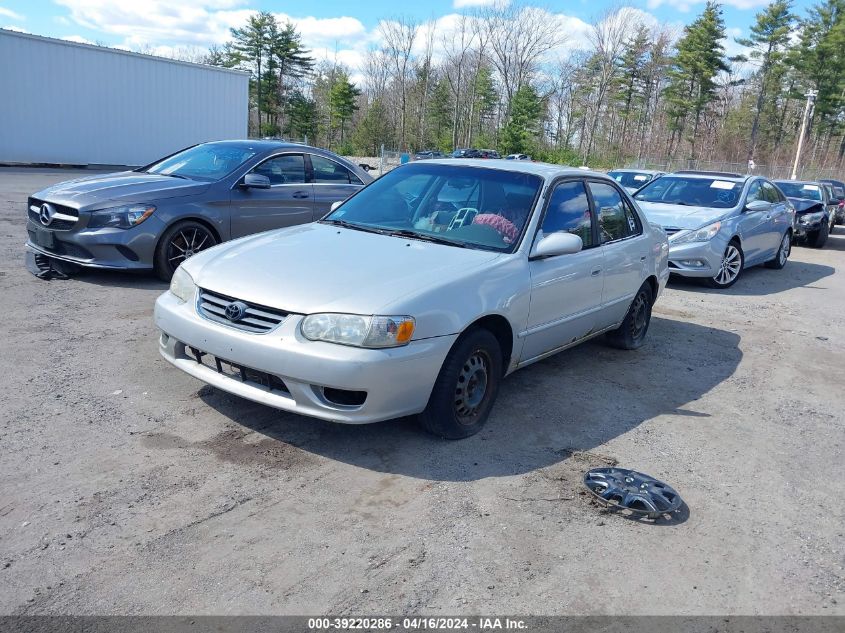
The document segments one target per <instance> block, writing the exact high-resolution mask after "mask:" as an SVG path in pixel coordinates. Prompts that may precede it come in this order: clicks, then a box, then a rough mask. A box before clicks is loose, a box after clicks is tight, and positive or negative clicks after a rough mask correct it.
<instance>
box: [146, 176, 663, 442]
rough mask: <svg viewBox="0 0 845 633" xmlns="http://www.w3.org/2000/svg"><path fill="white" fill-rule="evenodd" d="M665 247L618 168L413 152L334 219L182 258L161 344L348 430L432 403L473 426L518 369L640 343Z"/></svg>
mask: <svg viewBox="0 0 845 633" xmlns="http://www.w3.org/2000/svg"><path fill="white" fill-rule="evenodd" d="M668 252H669V244H668V241H667V239H666V235H665V234H664V233H663V231H662V230H660V229H659V228H657V227H653V226H651V225H650V224H649V223H648V222H647V221H646V220H645V218H644V217H643V216H642V215H641V213H640V211H639V209H638V208H637V206H636V204H635V203H634V202H633V201H632V200H631V199H630V197H629V196H628V194H626V193H625V192H624V190H623V189H622V188H621V187H620V186H619V185H618V184H617V183H616V182H615V181H613V180H611V179H610V178H608V177H607V176H605V175H603V174H598V173H595V172H586V171H583V170H580V169H571V168H570V169H567V168H564V167H559V166H555V165H544V164H540V163H532V162H528V161H503V160H502V161H491V160H460V161H455V160H425V161H416V162H413V163H409V164H407V165H404V166H402V167H398V168H397V169H394V170H392V171H390V172H388V173H387V174H385V175H384V176H382V177H381V178H379V179H378V180H376V181H375V182H373V183H372V184H371V185H369V186H368V187H366V188H365V189H362V190H361V191H360V192H359V193H357V194H356V195H354V196H352V197H351V198H349V199H348V200H346V201H345V202H343V203H342V204H340V205H339V206H338V207H337V208H336V209H335V210H334V212H332V213H330V214H329V215H327V216H326V217H325V218H323V219H322V220H320V221H319V222H312V223H311V224H307V225H304V226H296V227H291V228H287V229H280V230H278V231H271V232H267V233H262V234H261V235H256V236H252V237H248V238H245V239H242V240H237V241H235V242H231V243H229V244H221V245H220V246H217V247H215V248H213V249H210V250H208V251H205V252H204V253H200V254H199V255H197V256H196V257H193V258H191V259H190V260H188V261H187V262H185V263H184V264H183V265H182V266H180V267H179V268H178V269H177V271H176V273H175V274H174V275H173V280H172V282H171V286H170V290H169V291H168V292H165V293H164V294H162V295H161V296H160V297H159V298H158V301H157V302H156V307H155V323H156V326H157V327H158V329H159V330H160V331H161V338H160V343H159V349H160V351H161V354H162V355H163V356H164V358H165V359H166V360H167V361H169V362H170V363H172V364H173V365H175V366H176V367H177V368H179V369H181V370H182V371H184V372H187V373H188V374H191V375H192V376H195V377H196V378H199V379H200V380H203V381H205V382H207V383H209V384H212V385H214V386H215V387H218V388H220V389H222V390H224V391H228V392H231V393H233V394H236V395H239V396H242V397H244V398H249V399H251V400H254V401H256V402H260V403H263V404H266V405H269V406H273V407H277V408H279V409H283V410H287V411H292V412H295V413H300V414H303V415H308V416H313V417H317V418H322V419H326V420H334V421H337V422H345V423H350V424H362V423H366V422H377V421H379V420H387V419H391V418H397V417H401V416H405V415H414V414H417V415H418V416H419V420H420V422H421V423H422V425H423V427H424V428H426V429H427V430H429V431H431V432H432V433H434V434H436V435H440V436H443V437H448V438H461V437H467V436H468V435H472V434H473V433H476V432H478V431H479V430H480V429H481V427H482V426H483V425H484V422H485V420H486V419H487V416H488V415H489V413H490V410H491V408H492V406H493V402H494V401H495V399H496V394H497V391H498V388H499V384H500V381H501V379H502V378H503V377H504V376H505V375H507V374H509V373H511V372H513V371H515V370H517V369H519V368H520V367H525V366H526V365H529V364H531V363H533V362H535V361H538V360H540V359H542V358H545V357H547V356H549V355H551V354H554V353H555V352H558V351H560V350H562V349H566V348H567V347H570V346H572V345H576V344H578V343H580V342H582V341H586V340H587V339H590V338H593V337H595V336H599V335H600V334H607V335H608V336H609V338H610V342H611V343H612V344H614V345H616V346H618V347H622V348H624V349H635V348H637V347H639V346H641V345H642V344H643V342H644V341H645V337H646V332H647V331H648V324H649V320H650V317H651V308H652V305H653V304H654V302H655V300H656V299H657V297H658V296H659V295H660V292H661V291H662V289H663V287H664V286H665V284H666V280H667V279H668V278H669V270H668V267H667V257H668Z"/></svg>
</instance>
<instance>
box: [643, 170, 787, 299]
mask: <svg viewBox="0 0 845 633" xmlns="http://www.w3.org/2000/svg"><path fill="white" fill-rule="evenodd" d="M634 197H635V199H636V200H637V202H639V205H640V207H641V208H642V210H643V212H645V214H646V217H648V219H649V220H650V221H652V222H654V223H655V224H659V225H660V226H662V227H663V228H664V230H665V231H666V233H667V234H668V235H669V271H670V272H671V273H672V274H676V275H681V276H684V277H699V278H703V279H705V280H707V282H708V283H709V284H710V285H711V286H713V287H715V288H729V287H730V286H732V285H733V284H734V283H736V280H737V279H739V276H740V274H742V271H743V269H745V268H748V267H750V266H756V265H758V264H765V265H766V266H768V267H769V268H783V267H784V266H785V265H786V261H787V259H788V258H789V253H790V247H791V243H792V242H791V240H792V231H793V221H794V218H795V212H794V210H793V208H792V205H791V204H790V203H789V201H788V200H787V199H786V196H784V195H783V193H782V192H781V191H780V190H779V189H778V188H777V187H775V186H774V185H773V184H772V183H771V182H769V181H768V180H766V179H765V178H760V177H759V176H740V175H738V174H730V173H719V172H675V173H673V174H669V175H666V176H662V177H661V178H659V179H657V180H654V181H652V182H650V183H648V184H647V185H646V186H645V187H643V188H642V189H640V190H639V191H637V193H636V194H635V195H634Z"/></svg>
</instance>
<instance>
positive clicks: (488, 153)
mask: <svg viewBox="0 0 845 633" xmlns="http://www.w3.org/2000/svg"><path fill="white" fill-rule="evenodd" d="M478 153H479V154H481V156H480V158H501V156H500V155H499V152H497V151H496V150H494V149H480V150H478Z"/></svg>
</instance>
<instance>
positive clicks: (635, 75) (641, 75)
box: [615, 24, 651, 154]
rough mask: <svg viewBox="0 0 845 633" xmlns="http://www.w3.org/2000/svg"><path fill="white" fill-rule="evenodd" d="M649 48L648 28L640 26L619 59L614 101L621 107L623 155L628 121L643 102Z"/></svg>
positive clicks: (620, 141)
mask: <svg viewBox="0 0 845 633" xmlns="http://www.w3.org/2000/svg"><path fill="white" fill-rule="evenodd" d="M650 47H651V39H650V37H649V33H648V28H647V27H646V26H645V25H643V24H640V25H638V27H637V31H636V33H634V35H633V36H632V37H631V38H630V39H629V40H628V41H627V42H626V43H625V49H624V51H623V52H622V57H621V58H620V59H619V62H618V64H617V66H618V67H619V76H618V78H617V80H616V84H617V85H616V88H617V92H616V95H615V101H616V102H617V104H619V105H620V106H621V112H620V117H621V118H622V132H621V134H620V138H619V149H620V154H624V152H625V149H626V144H627V140H628V132H629V128H630V120H631V118H632V117H633V116H634V113H635V110H636V108H637V107H638V106H641V105H642V103H643V102H644V100H645V99H644V97H645V94H646V89H647V80H648V77H647V74H646V71H647V68H648V52H649V48H650Z"/></svg>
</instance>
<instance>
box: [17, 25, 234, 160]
mask: <svg viewBox="0 0 845 633" xmlns="http://www.w3.org/2000/svg"><path fill="white" fill-rule="evenodd" d="M248 99H249V76H248V75H247V74H246V73H243V72H239V71H235V70H229V69H226V68H217V67H214V66H204V65H200V64H191V63H187V62H180V61H174V60H170V59H164V58H159V57H152V56H149V55H139V54H137V53H130V52H125V51H121V50H115V49H111V48H104V47H101V46H91V45H88V44H77V43H74V42H66V41H64V40H57V39H52V38H47V37H40V36H36V35H28V34H23V33H17V32H13V31H7V30H0V163H55V164H68V165H144V164H146V163H149V162H151V161H153V160H155V159H156V158H159V157H161V156H164V155H166V154H170V153H172V152H175V151H176V150H179V149H181V148H183V147H187V146H188V145H193V144H195V143H201V142H204V141H212V140H219V139H232V138H246V135H247V117H248Z"/></svg>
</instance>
